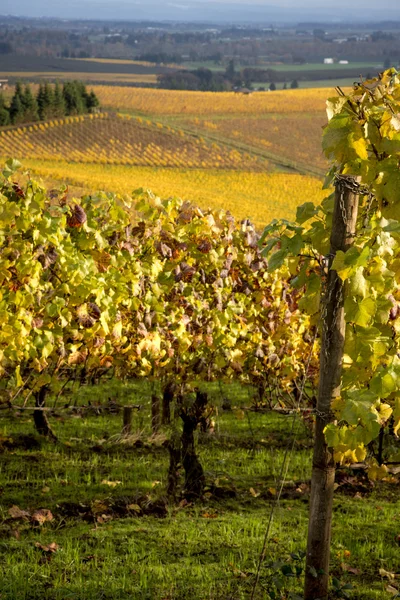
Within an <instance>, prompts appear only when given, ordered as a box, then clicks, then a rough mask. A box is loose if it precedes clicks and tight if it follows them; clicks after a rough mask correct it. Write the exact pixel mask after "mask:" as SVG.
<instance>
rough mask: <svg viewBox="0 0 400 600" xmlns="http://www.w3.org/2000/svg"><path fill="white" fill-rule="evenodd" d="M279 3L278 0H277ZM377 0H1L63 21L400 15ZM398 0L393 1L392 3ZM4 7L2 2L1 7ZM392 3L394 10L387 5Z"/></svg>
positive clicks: (20, 11) (399, 9)
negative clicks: (284, 3)
mask: <svg viewBox="0 0 400 600" xmlns="http://www.w3.org/2000/svg"><path fill="white" fill-rule="evenodd" d="M275 2H276V4H278V2H279V0H275ZM386 3H387V4H386V7H385V6H384V4H385V2H383V3H381V6H380V7H379V8H377V7H376V5H377V3H376V2H375V1H374V2H373V4H374V5H375V7H373V8H369V5H368V2H364V3H362V10H360V9H359V8H360V6H361V4H360V3H359V4H358V5H357V6H356V5H355V3H354V2H353V4H352V6H353V7H354V8H352V6H351V5H350V3H348V4H349V5H348V6H347V7H346V4H345V3H344V2H336V4H333V3H329V6H320V7H318V8H316V7H314V8H312V7H310V6H307V2H304V3H302V6H301V7H300V6H299V5H298V4H297V3H296V4H297V6H296V4H294V7H286V8H285V7H280V6H277V5H274V4H271V5H263V4H247V3H246V2H242V3H230V2H211V1H209V2H205V1H203V2H199V1H196V0H170V1H169V2H154V1H153V2H152V1H150V2H149V3H147V2H145V1H144V0H108V1H106V0H70V1H69V2H65V1H64V0H53V1H52V2H51V3H49V2H47V0H35V1H34V2H32V0H13V2H9V3H8V2H7V3H6V6H4V4H5V3H4V0H0V14H7V13H10V14H13V15H19V16H27V17H60V18H65V19H106V20H107V19H110V20H114V21H115V20H119V19H125V20H130V21H131V20H134V21H137V20H152V21H184V22H193V21H194V22H202V23H204V22H209V23H236V24H238V23H243V24H246V23H265V24H270V23H285V22H286V23H295V22H298V21H303V22H304V21H309V22H315V21H320V22H321V21H325V22H326V21H342V20H343V21H347V22H348V21H350V20H352V21H374V20H377V21H378V20H382V18H385V19H387V20H389V19H400V3H398V6H396V7H395V3H394V2H393V3H392V0H386ZM396 4H397V3H396ZM2 5H3V6H2ZM390 5H392V8H388V7H389V6H390Z"/></svg>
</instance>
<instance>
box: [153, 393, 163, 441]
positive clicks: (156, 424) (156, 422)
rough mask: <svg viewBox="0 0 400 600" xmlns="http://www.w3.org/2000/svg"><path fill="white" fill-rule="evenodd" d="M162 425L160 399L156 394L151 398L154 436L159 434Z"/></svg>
mask: <svg viewBox="0 0 400 600" xmlns="http://www.w3.org/2000/svg"><path fill="white" fill-rule="evenodd" d="M160 425H161V414H160V398H159V396H157V395H156V394H153V395H152V396H151V429H152V431H153V435H155V434H156V433H158V432H159V430H160Z"/></svg>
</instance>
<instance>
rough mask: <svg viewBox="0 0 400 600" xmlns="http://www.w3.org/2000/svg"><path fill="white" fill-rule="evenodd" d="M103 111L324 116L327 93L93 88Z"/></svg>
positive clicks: (308, 91)
mask: <svg viewBox="0 0 400 600" xmlns="http://www.w3.org/2000/svg"><path fill="white" fill-rule="evenodd" d="M93 90H94V92H95V94H96V95H97V96H98V97H99V98H100V101H101V103H102V105H103V106H104V107H105V108H114V109H122V108H124V109H126V110H130V111H135V112H138V113H143V114H156V115H193V116H197V115H206V116H207V117H209V116H210V115H224V114H230V115H264V114H269V113H280V112H283V113H284V114H290V113H298V112H309V113H313V114H317V113H323V111H324V107H325V100H326V90H324V89H312V90H287V91H276V92H274V93H262V92H259V93H257V92H255V93H253V94H250V95H245V94H241V93H234V92H230V93H226V92H220V93H219V92H185V91H170V90H150V89H145V88H138V89H129V88H126V87H118V86H115V87H109V86H101V85H95V86H93Z"/></svg>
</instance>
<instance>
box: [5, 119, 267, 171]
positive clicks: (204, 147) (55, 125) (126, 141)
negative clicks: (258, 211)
mask: <svg viewBox="0 0 400 600" xmlns="http://www.w3.org/2000/svg"><path fill="white" fill-rule="evenodd" d="M0 139H1V142H2V152H3V153H4V154H6V155H9V156H18V157H20V158H24V159H25V158H35V159H43V160H69V161H72V162H77V163H79V162H83V163H86V162H92V163H103V164H130V165H138V166H155V167H189V168H190V167H194V168H219V167H220V168H230V169H234V168H239V167H240V168H241V169H243V170H245V171H247V170H248V171H253V170H255V171H261V170H264V171H265V170H266V168H267V166H268V165H267V163H265V161H264V164H263V162H262V161H261V160H258V159H257V157H253V158H252V157H251V156H250V155H247V156H245V155H244V154H243V153H240V152H238V151H235V150H234V149H232V148H229V147H224V146H218V145H217V144H215V143H214V144H207V142H205V140H203V139H202V138H199V137H193V136H189V135H185V134H184V133H183V132H182V131H181V130H172V129H171V128H170V127H168V126H163V125H162V123H157V122H152V121H149V120H144V119H142V118H141V117H137V118H134V119H131V118H130V117H129V115H125V116H124V115H114V114H110V115H108V114H107V113H97V114H94V115H88V116H86V117H85V116H83V115H82V116H76V117H67V118H65V119H59V120H53V121H49V122H47V123H41V124H32V125H30V126H25V127H23V126H22V127H13V128H11V129H6V130H3V131H0Z"/></svg>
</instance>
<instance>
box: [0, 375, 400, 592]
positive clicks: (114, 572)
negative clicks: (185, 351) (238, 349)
mask: <svg viewBox="0 0 400 600" xmlns="http://www.w3.org/2000/svg"><path fill="white" fill-rule="evenodd" d="M207 389H208V391H209V393H210V395H211V400H212V402H213V404H214V405H215V406H217V407H218V410H219V413H220V416H219V417H218V419H217V425H216V431H215V433H214V434H213V435H209V434H208V435H200V436H199V439H198V448H199V456H200V460H201V462H202V464H203V465H204V469H205V472H206V476H207V483H208V491H207V492H206V496H205V498H204V500H202V501H201V502H197V503H196V504H191V503H187V502H186V503H184V502H183V503H181V504H179V505H177V506H173V505H172V506H168V505H166V503H165V499H164V495H163V490H164V489H165V486H166V478H167V469H168V452H167V449H166V448H165V446H164V445H163V442H164V440H165V434H164V432H162V433H160V434H159V435H158V436H157V437H151V436H150V431H149V423H150V397H151V393H152V391H151V386H150V385H147V384H146V383H138V382H132V383H128V384H126V385H122V384H118V383H114V384H112V383H111V384H108V385H100V386H96V388H91V387H90V386H89V387H86V386H84V387H82V388H80V390H79V391H76V394H75V395H74V396H72V397H71V400H72V401H73V402H74V403H76V404H77V407H81V406H84V407H86V409H85V408H83V409H79V408H77V409H76V410H75V412H74V411H70V412H69V413H68V411H67V412H60V411H57V410H55V411H54V414H50V421H51V423H52V426H53V428H54V430H55V432H56V433H57V435H58V436H59V438H60V440H59V442H58V443H57V444H52V443H50V442H46V441H43V440H41V439H40V438H38V437H35V436H34V435H32V428H33V425H32V423H31V417H30V416H27V413H20V414H18V413H17V414H15V415H12V414H11V413H7V412H6V413H5V415H3V416H2V419H1V423H0V452H1V460H2V465H3V466H2V469H1V471H0V487H1V489H2V501H1V509H0V510H1V517H2V522H1V524H0V538H1V544H0V592H1V595H2V600H16V598H18V600H39V599H40V600H65V599H66V598H75V599H77V600H83V598H84V600H99V599H100V598H102V599H103V600H114V599H115V598H118V600H128V599H131V598H139V597H140V598H141V599H144V600H151V599H156V598H157V599H160V598H165V599H171V600H172V599H173V600H186V599H187V598H188V597H189V595H190V597H191V598H193V600H204V599H206V598H208V599H210V600H227V598H232V599H233V598H234V599H235V600H237V599H243V600H244V599H246V598H248V597H249V594H250V592H251V588H252V584H253V582H254V573H255V569H256V565H257V561H258V558H259V554H260V551H261V548H262V542H263V536H264V533H265V528H266V526H267V519H268V515H269V511H270V510H271V503H272V502H273V500H274V494H276V488H277V485H278V480H279V471H280V466H281V464H282V460H283V456H284V453H285V450H286V447H287V436H288V434H289V431H290V428H291V418H290V417H287V416H286V417H285V416H280V415H276V414H261V413H255V412H252V411H249V410H248V409H249V407H250V404H249V390H247V389H246V388H244V387H240V386H237V385H236V386H232V385H231V386H223V388H220V387H219V386H218V385H210V386H209V387H208V388H207ZM110 394H111V395H112V397H113V398H114V399H116V400H120V401H121V400H122V399H123V398H127V397H129V399H130V401H131V402H133V403H138V404H141V405H142V409H141V410H140V411H139V412H137V413H136V416H135V417H134V422H133V433H132V435H131V436H128V437H123V436H121V427H122V416H121V414H120V413H118V412H117V413H115V412H114V413H113V412H110V410H111V409H110V407H109V404H108V402H107V398H108V397H109V396H110ZM221 394H223V395H224V396H227V397H229V398H230V400H231V402H232V408H233V410H232V411H224V410H222V408H221V402H222V397H221ZM94 398H96V404H97V406H98V408H99V414H98V415H97V416H96V415H95V414H93V413H91V411H90V409H87V404H88V401H89V400H90V401H92V403H93V400H94ZM102 407H103V408H102ZM242 414H245V415H246V416H245V418H243V417H242V416H240V415H242ZM237 415H239V416H240V418H238V416H237ZM165 433H166V432H165ZM296 438H297V441H296V451H295V452H294V453H293V455H292V458H291V461H290V464H289V470H288V474H287V478H286V481H287V484H286V485H285V488H284V492H283V497H282V500H281V502H280V505H279V508H278V509H277V512H276V514H275V519H274V523H273V526H272V530H271V535H270V539H269V543H268V546H267V554H266V560H265V564H264V567H263V568H262V571H261V579H260V583H261V585H260V586H259V588H258V591H257V594H256V596H255V597H256V599H257V600H261V598H265V595H264V590H269V589H271V582H272V579H273V578H274V577H276V575H277V571H276V570H275V569H274V568H272V567H271V565H272V564H273V563H274V564H276V563H278V562H279V561H282V564H283V565H287V566H289V565H292V564H294V565H295V566H299V567H303V566H304V565H303V560H302V559H301V558H300V557H299V558H298V559H297V560H295V561H293V560H292V559H291V558H290V554H291V553H297V552H299V551H300V552H301V551H302V550H303V548H304V539H305V536H306V526H307V510H308V499H309V473H310V464H311V438H310V432H309V431H308V430H307V428H305V427H304V425H303V424H302V423H301V422H298V423H297V425H296ZM346 473H347V472H346V470H344V471H339V472H338V475H337V477H338V479H337V481H338V489H337V491H336V494H335V503H334V510H335V519H334V531H333V540H334V541H333V546H332V574H333V576H335V577H337V578H338V579H339V580H340V582H341V584H344V583H345V582H350V583H351V584H352V585H353V586H354V587H355V588H356V590H357V596H356V598H357V600H389V598H391V597H392V596H391V594H390V593H389V592H387V591H386V588H387V587H388V585H389V584H388V580H387V578H385V577H381V576H380V575H379V570H380V569H383V570H384V571H386V572H388V573H390V572H393V571H395V570H396V568H397V566H398V545H397V543H396V535H397V533H398V529H399V525H400V514H399V510H398V504H397V503H396V499H397V497H398V486H396V485H393V484H390V483H378V484H376V485H375V486H373V485H371V484H368V482H363V481H361V482H359V481H357V480H352V479H351V478H350V479H349V478H348V476H347V479H346ZM12 507H14V512H13V509H12ZM15 507H18V509H20V511H28V513H25V514H34V511H35V510H39V509H46V510H50V511H51V514H52V517H53V518H52V520H51V521H50V520H48V521H46V522H44V523H43V524H42V525H41V526H39V525H35V524H34V522H32V521H29V519H28V518H27V517H25V519H21V518H19V519H18V518H16V517H17V515H18V512H16V509H15ZM10 509H11V510H10ZM13 514H14V516H15V518H13V517H12V515H13ZM51 544H56V546H53V547H54V548H56V549H57V550H55V551H54V553H52V552H51V551H48V552H46V550H43V548H47V547H49V546H50V545H51ZM27 573H28V575H27ZM301 585H302V576H301V575H300V576H299V577H298V578H296V577H294V578H293V577H287V578H286V579H285V589H286V590H287V591H291V592H295V591H297V592H298V593H300V590H301Z"/></svg>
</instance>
